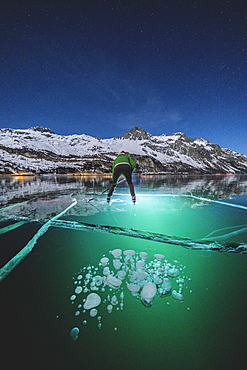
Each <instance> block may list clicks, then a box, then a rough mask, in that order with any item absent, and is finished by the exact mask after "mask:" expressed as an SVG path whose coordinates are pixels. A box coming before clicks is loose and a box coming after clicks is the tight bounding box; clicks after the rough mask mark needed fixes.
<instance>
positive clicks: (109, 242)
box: [0, 175, 247, 369]
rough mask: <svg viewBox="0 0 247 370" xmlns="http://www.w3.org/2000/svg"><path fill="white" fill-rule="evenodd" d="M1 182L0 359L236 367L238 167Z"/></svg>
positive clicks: (243, 211)
mask: <svg viewBox="0 0 247 370" xmlns="http://www.w3.org/2000/svg"><path fill="white" fill-rule="evenodd" d="M0 184H1V188H2V192H1V197H0V203H1V212H0V221H1V229H0V241H1V266H0V267H1V270H0V277H1V280H2V281H1V297H2V304H1V310H2V315H1V317H2V318H4V320H3V329H2V333H3V338H4V346H3V349H4V350H3V359H4V360H3V363H4V364H6V365H4V366H5V367H4V369H9V368H15V367H16V366H23V367H25V368H26V369H52V368H53V369H54V368H57V369H81V368H83V369H100V368H105V369H116V368H118V369H128V368H136V369H152V368H162V369H166V368H167V369H182V368H184V369H225V368H239V367H240V364H241V363H242V361H243V360H244V359H245V347H246V329H247V324H246V322H247V320H246V319H247V317H246V309H247V303H246V294H245V292H246V291H247V260H246V258H247V256H246V251H247V247H246V244H247V176H244V175H242V176H233V175H232V176H193V177H189V176H182V177H179V176H143V175H142V176H136V177H135V178H134V184H135V189H136V197H137V203H136V204H135V205H133V204H132V202H131V197H130V194H129V190H128V187H127V186H126V183H125V182H122V183H121V184H120V185H119V186H118V187H117V188H116V190H115V192H114V194H113V196H112V200H111V203H110V204H107V203H106V190H107V188H108V187H109V179H106V178H103V177H95V178H93V177H92V178H82V177H66V176H60V177H49V176H44V177H24V178H22V179H21V178H14V177H6V178H1V179H0ZM58 216H59V217H58ZM93 298H94V299H96V300H95V301H93ZM13 353H14V354H15V356H13ZM4 361H5V362H4ZM7 363H8V365H7ZM11 366H12V367H11Z"/></svg>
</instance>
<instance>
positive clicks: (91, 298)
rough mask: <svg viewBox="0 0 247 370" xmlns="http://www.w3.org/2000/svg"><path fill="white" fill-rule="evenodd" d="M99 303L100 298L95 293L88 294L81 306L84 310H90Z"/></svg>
mask: <svg viewBox="0 0 247 370" xmlns="http://www.w3.org/2000/svg"><path fill="white" fill-rule="evenodd" d="M100 303H101V298H100V296H99V295H98V294H96V293H90V294H88V296H87V298H86V302H84V304H83V308H84V309H85V310H90V309H91V308H93V307H97V306H98V305H99V304H100Z"/></svg>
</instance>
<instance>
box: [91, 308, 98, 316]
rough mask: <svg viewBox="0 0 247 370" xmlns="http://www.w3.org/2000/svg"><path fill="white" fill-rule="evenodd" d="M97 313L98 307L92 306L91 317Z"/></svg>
mask: <svg viewBox="0 0 247 370" xmlns="http://www.w3.org/2000/svg"><path fill="white" fill-rule="evenodd" d="M97 313H98V310H97V308H92V309H91V310H90V312H89V314H90V316H91V317H95V316H96V315H97Z"/></svg>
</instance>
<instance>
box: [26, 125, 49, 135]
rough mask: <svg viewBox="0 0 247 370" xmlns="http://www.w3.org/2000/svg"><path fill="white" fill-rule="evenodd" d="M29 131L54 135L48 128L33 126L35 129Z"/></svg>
mask: <svg viewBox="0 0 247 370" xmlns="http://www.w3.org/2000/svg"><path fill="white" fill-rule="evenodd" d="M30 129H31V130H33V131H39V132H42V133H49V134H55V132H53V131H52V130H50V129H49V128H47V127H43V126H35V127H31V128H30Z"/></svg>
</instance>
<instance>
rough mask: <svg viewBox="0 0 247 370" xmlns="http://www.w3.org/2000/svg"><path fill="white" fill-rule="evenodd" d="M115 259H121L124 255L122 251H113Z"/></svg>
mask: <svg viewBox="0 0 247 370" xmlns="http://www.w3.org/2000/svg"><path fill="white" fill-rule="evenodd" d="M110 253H111V254H112V255H113V256H114V257H115V258H119V257H120V256H121V254H122V249H113V251H111V252H110Z"/></svg>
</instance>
